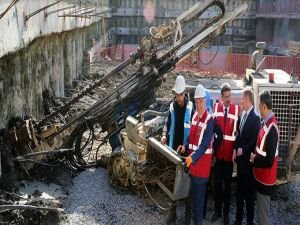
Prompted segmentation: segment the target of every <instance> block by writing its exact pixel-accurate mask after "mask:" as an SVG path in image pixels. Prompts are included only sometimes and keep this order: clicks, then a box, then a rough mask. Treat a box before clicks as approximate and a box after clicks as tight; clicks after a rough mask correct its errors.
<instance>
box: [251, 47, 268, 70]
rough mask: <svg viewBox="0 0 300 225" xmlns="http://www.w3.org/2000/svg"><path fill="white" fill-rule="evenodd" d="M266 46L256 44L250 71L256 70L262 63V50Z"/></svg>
mask: <svg viewBox="0 0 300 225" xmlns="http://www.w3.org/2000/svg"><path fill="white" fill-rule="evenodd" d="M266 46H267V45H266V42H257V43H256V50H255V51H254V52H253V54H252V57H251V69H253V70H256V69H257V67H258V66H259V64H260V63H261V62H262V61H263V58H264V49H265V48H266Z"/></svg>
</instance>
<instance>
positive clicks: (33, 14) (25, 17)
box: [24, 0, 62, 21]
mask: <svg viewBox="0 0 300 225" xmlns="http://www.w3.org/2000/svg"><path fill="white" fill-rule="evenodd" d="M61 1H62V0H59V1H57V2H54V3H52V4H49V5H46V6H44V7H43V8H40V9H38V10H36V11H34V12H32V13H30V14H28V15H25V16H24V20H25V21H27V20H28V19H29V18H30V17H33V16H35V15H36V14H38V13H40V12H42V11H44V10H45V9H47V8H50V7H51V6H54V5H56V4H58V3H60V2H61Z"/></svg>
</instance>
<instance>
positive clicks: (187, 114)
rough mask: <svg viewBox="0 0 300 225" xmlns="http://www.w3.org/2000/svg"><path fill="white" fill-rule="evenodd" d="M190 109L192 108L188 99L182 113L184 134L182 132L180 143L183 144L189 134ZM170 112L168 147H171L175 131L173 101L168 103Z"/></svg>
mask: <svg viewBox="0 0 300 225" xmlns="http://www.w3.org/2000/svg"><path fill="white" fill-rule="evenodd" d="M192 110H193V103H192V102H191V101H188V103H187V106H186V109H185V114H184V134H183V143H182V144H183V145H185V144H187V138H188V136H189V134H190V128H191V114H192ZM170 113H171V126H170V140H169V147H170V148H173V143H174V133H175V112H174V102H172V103H171V104H170Z"/></svg>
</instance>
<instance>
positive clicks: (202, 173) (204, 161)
mask: <svg viewBox="0 0 300 225" xmlns="http://www.w3.org/2000/svg"><path fill="white" fill-rule="evenodd" d="M211 118H212V116H211V114H210V113H209V112H208V111H207V110H206V111H205V112H204V114H203V115H202V117H201V118H199V117H198V113H197V112H195V114H194V116H193V119H192V125H191V131H190V142H189V150H190V154H192V153H193V152H194V151H195V150H196V149H197V148H198V147H199V145H200V144H201V141H202V138H203V135H204V131H205V129H206V127H207V124H208V121H209V120H210V119H211ZM212 141H213V140H211V143H210V145H209V147H208V148H207V149H206V151H205V154H203V155H202V156H201V158H200V159H199V160H198V161H197V162H196V163H194V164H193V163H192V164H191V165H190V168H189V171H190V174H191V175H192V176H195V177H202V178H208V177H209V175H210V167H211V159H212Z"/></svg>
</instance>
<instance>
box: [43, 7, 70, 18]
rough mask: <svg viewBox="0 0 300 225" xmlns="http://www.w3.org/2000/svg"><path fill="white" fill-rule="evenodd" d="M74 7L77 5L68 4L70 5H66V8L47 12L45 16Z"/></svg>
mask: <svg viewBox="0 0 300 225" xmlns="http://www.w3.org/2000/svg"><path fill="white" fill-rule="evenodd" d="M74 7H76V5H72V6H68V7H65V8H61V9H57V10H54V11H51V12H46V13H45V16H46V17H47V16H49V15H51V14H53V13H56V12H60V11H63V10H66V9H72V8H74Z"/></svg>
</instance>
